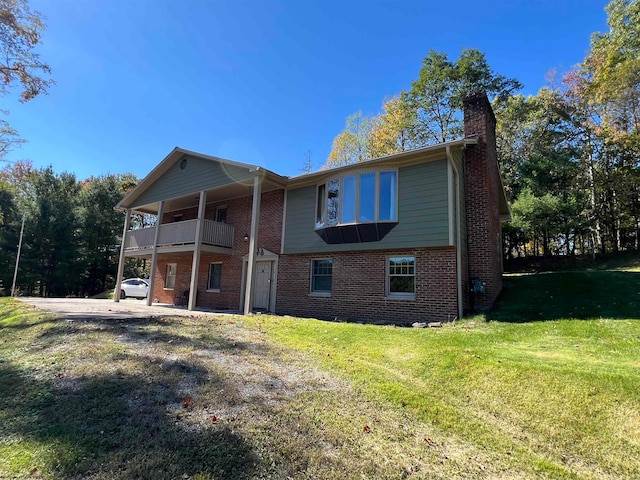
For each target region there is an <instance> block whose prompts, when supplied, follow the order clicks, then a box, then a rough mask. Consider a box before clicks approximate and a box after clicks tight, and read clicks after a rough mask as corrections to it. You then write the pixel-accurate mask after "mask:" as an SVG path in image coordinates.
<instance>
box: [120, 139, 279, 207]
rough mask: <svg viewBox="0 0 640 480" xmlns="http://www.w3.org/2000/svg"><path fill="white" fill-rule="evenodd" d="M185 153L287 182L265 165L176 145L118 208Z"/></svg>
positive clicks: (129, 200)
mask: <svg viewBox="0 0 640 480" xmlns="http://www.w3.org/2000/svg"><path fill="white" fill-rule="evenodd" d="M185 155H188V156H190V157H195V158H198V159H201V160H205V161H211V162H215V163H219V164H223V165H228V166H232V167H236V168H241V169H246V170H247V171H248V172H261V175H262V176H263V178H267V179H269V180H271V181H273V182H275V183H278V184H281V185H282V186H285V185H286V183H287V177H283V176H281V175H278V174H277V173H274V172H272V171H270V170H266V169H265V168H263V167H260V166H258V165H251V164H248V163H241V162H236V161H233V160H228V159H226V158H221V157H214V156H212V155H205V154H203V153H198V152H194V151H191V150H186V149H184V148H180V147H175V148H174V149H173V150H172V151H171V152H170V153H169V155H167V156H166V157H164V159H163V160H162V161H161V162H160V163H159V164H158V165H156V167H155V168H154V169H153V170H151V172H150V173H149V174H148V175H147V176H146V177H144V178H143V179H142V181H141V182H140V183H138V185H136V187H135V188H134V189H133V190H131V191H130V192H129V193H128V194H127V195H125V196H124V198H123V199H122V200H120V201H119V202H118V204H117V205H116V208H118V209H123V208H127V207H128V206H129V205H131V204H132V203H133V202H134V201H135V200H136V199H137V198H138V197H139V196H140V195H141V194H142V193H143V192H144V191H145V190H146V189H147V188H149V187H150V186H151V185H153V184H154V182H156V181H157V180H158V179H159V178H160V177H162V175H164V174H165V173H166V172H167V171H168V170H169V169H170V168H171V167H172V166H173V165H175V163H176V162H177V161H178V160H180V159H181V158H183V157H184V156H185Z"/></svg>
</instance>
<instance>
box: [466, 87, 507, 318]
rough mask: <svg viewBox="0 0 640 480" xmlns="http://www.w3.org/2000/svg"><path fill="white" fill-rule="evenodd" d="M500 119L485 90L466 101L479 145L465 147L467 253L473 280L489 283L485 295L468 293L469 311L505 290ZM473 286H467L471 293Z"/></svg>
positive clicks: (469, 133) (470, 130)
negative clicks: (497, 132) (498, 145)
mask: <svg viewBox="0 0 640 480" xmlns="http://www.w3.org/2000/svg"><path fill="white" fill-rule="evenodd" d="M495 127H496V119H495V116H494V114H493V111H492V110H491V105H490V103H489V100H488V99H487V96H486V95H485V94H484V93H481V94H476V95H473V96H471V97H468V98H467V99H465V102H464V134H465V136H472V135H476V136H477V137H478V144H477V145H475V146H470V147H467V149H466V150H465V171H466V175H465V191H466V212H467V252H466V253H467V256H468V261H467V262H466V263H467V265H468V276H466V278H467V279H468V280H469V281H472V280H473V279H479V280H481V281H482V282H484V283H485V284H486V287H485V293H484V294H469V295H467V296H466V298H467V300H466V301H467V303H466V305H465V309H466V310H479V309H486V308H488V307H490V306H491V305H493V303H494V301H495V300H496V298H497V296H498V294H499V293H500V291H501V290H502V265H501V262H500V258H501V248H500V242H501V235H500V231H501V227H500V213H499V208H498V205H499V198H500V197H499V195H500V191H499V188H500V182H499V172H498V163H497V158H496V136H495ZM469 291H470V286H468V287H467V292H469Z"/></svg>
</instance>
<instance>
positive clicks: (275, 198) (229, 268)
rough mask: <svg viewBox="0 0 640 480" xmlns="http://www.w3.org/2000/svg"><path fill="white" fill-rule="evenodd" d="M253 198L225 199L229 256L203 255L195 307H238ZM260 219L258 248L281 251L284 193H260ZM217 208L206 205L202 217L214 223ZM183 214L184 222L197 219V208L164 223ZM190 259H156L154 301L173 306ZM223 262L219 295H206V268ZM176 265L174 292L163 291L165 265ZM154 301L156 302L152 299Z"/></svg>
mask: <svg viewBox="0 0 640 480" xmlns="http://www.w3.org/2000/svg"><path fill="white" fill-rule="evenodd" d="M252 200H253V199H252V196H250V195H249V196H246V197H241V198H236V199H233V200H228V201H227V202H224V204H225V205H227V223H229V224H232V225H234V227H235V229H234V239H233V250H232V253H231V255H225V254H214V253H208V252H202V253H201V254H200V264H199V270H198V296H197V299H196V304H197V305H198V306H200V307H209V308H216V309H229V310H238V309H239V308H240V298H241V288H242V285H241V283H242V263H243V257H244V256H245V255H246V254H247V253H248V252H249V243H248V242H245V241H244V236H245V234H249V233H250V231H251V207H252ZM260 203H261V205H260V220H259V224H258V248H263V249H266V250H270V251H272V252H274V253H279V252H280V245H281V238H282V211H283V207H284V190H275V191H272V192H266V193H263V194H262V196H261V198H260ZM215 209H216V205H207V208H206V210H205V218H207V219H210V220H213V219H214V216H215ZM178 213H181V214H183V219H184V220H190V219H193V218H197V216H198V208H197V207H191V208H187V209H184V210H181V211H179V212H169V213H166V214H165V215H164V218H163V222H171V219H172V216H173V215H176V214H178ZM192 262H193V256H192V254H191V253H190V252H186V253H164V254H161V255H159V257H158V266H157V269H156V280H155V287H154V290H153V299H154V301H158V302H161V303H173V302H174V297H175V296H176V295H179V294H181V293H182V292H184V291H185V290H188V289H189V286H190V282H191V267H192ZM213 262H222V277H221V285H220V291H219V292H207V285H208V281H209V265H210V264H211V263H213ZM169 263H176V264H177V272H176V285H175V288H174V289H173V290H166V289H165V288H164V286H165V282H166V278H165V277H166V271H167V264H169ZM155 299H157V300H155Z"/></svg>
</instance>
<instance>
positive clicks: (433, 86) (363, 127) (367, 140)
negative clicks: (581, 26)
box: [325, 49, 521, 168]
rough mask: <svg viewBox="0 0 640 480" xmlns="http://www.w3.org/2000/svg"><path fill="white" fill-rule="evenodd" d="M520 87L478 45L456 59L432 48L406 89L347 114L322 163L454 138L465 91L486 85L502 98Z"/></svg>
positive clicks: (458, 130) (332, 164) (489, 91)
mask: <svg viewBox="0 0 640 480" xmlns="http://www.w3.org/2000/svg"><path fill="white" fill-rule="evenodd" d="M519 88H521V84H520V82H518V81H517V80H515V79H512V78H507V77H505V76H504V75H501V74H498V73H496V72H494V71H493V70H492V69H491V67H490V66H489V64H488V63H487V61H486V58H485V56H484V54H483V53H481V52H479V51H478V50H474V49H466V50H463V51H462V53H461V55H460V57H459V58H458V59H457V60H455V61H451V60H449V59H448V57H447V55H446V54H444V53H438V52H435V51H433V50H432V51H430V52H429V54H428V55H427V56H426V57H425V58H424V59H423V61H422V68H421V69H420V72H419V76H418V79H417V80H415V81H414V82H413V83H412V84H411V89H409V90H407V91H403V92H401V93H400V94H398V95H396V96H394V97H392V98H391V99H388V100H386V101H385V102H384V103H383V106H382V110H383V111H382V112H381V113H380V114H378V115H375V116H373V117H367V116H365V115H363V114H362V112H358V113H356V114H354V115H351V116H350V117H348V118H347V122H346V126H345V129H344V130H343V131H342V132H341V133H340V134H338V135H337V136H336V138H335V139H334V141H333V146H332V149H331V153H330V154H329V158H328V159H327V162H326V163H325V168H329V167H335V166H340V165H346V164H349V163H355V162H360V161H363V160H367V159H371V158H375V157H379V156H382V155H389V154H392V153H397V152H401V151H405V150H411V149H413V148H419V147H424V146H426V145H430V144H433V143H438V142H444V141H447V140H452V139H454V138H459V137H460V135H461V134H462V100H463V99H464V97H465V96H466V95H468V94H470V93H474V92H477V91H485V92H487V94H489V95H491V96H493V97H496V98H500V99H506V98H507V97H509V96H510V95H511V94H512V93H513V92H514V91H515V90H517V89H519Z"/></svg>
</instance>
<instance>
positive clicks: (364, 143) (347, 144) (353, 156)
mask: <svg viewBox="0 0 640 480" xmlns="http://www.w3.org/2000/svg"><path fill="white" fill-rule="evenodd" d="M376 121H377V120H376V119H375V117H374V118H370V117H366V116H364V115H363V114H362V112H356V113H354V114H353V115H350V116H348V117H347V121H346V124H345V129H344V131H343V132H342V133H340V134H338V135H337V136H336V138H334V139H333V145H332V147H331V153H330V154H329V158H328V159H327V162H326V163H325V164H324V166H323V167H322V168H332V167H341V166H343V165H349V164H351V163H357V162H362V161H363V160H368V159H370V158H373V152H372V146H371V140H370V137H371V132H372V131H373V128H374V123H375V122H376Z"/></svg>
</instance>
